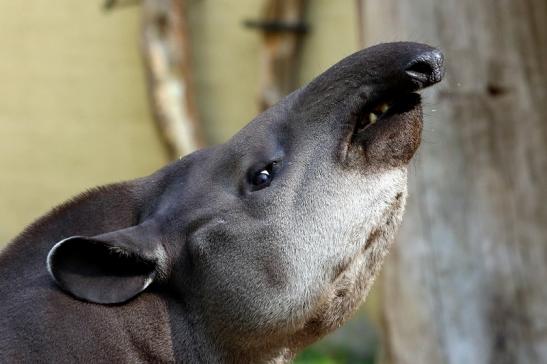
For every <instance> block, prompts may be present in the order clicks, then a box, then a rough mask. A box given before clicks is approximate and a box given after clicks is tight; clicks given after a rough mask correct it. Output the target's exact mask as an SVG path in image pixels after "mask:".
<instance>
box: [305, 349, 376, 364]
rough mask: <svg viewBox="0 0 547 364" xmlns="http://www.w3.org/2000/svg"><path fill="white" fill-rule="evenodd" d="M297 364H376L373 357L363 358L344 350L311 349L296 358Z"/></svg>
mask: <svg viewBox="0 0 547 364" xmlns="http://www.w3.org/2000/svg"><path fill="white" fill-rule="evenodd" d="M294 363H295V364H374V358H373V357H362V356H361V355H357V354H355V353H352V352H350V351H346V350H343V349H329V350H328V351H327V350H320V349H318V348H315V347H313V346H312V347H310V348H308V349H306V350H304V351H303V352H302V353H300V355H298V356H297V357H296V360H295V361H294Z"/></svg>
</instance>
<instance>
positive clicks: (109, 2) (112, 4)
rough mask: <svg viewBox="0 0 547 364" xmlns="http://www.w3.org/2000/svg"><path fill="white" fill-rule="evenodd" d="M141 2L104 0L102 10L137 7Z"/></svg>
mask: <svg viewBox="0 0 547 364" xmlns="http://www.w3.org/2000/svg"><path fill="white" fill-rule="evenodd" d="M140 3H141V0H105V1H104V3H103V9H104V10H105V11H110V10H114V8H119V7H125V6H135V5H139V4H140Z"/></svg>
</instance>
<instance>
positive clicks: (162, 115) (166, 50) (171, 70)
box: [142, 0, 205, 157]
mask: <svg viewBox="0 0 547 364" xmlns="http://www.w3.org/2000/svg"><path fill="white" fill-rule="evenodd" d="M184 3H185V1H184V0H144V1H143V25H142V49H143V55H144V60H145V66H146V73H147V78H148V90H149V96H150V100H151V104H152V110H153V113H154V117H155V119H156V122H157V124H158V127H159V130H160V132H161V134H162V136H163V138H164V140H165V142H166V145H167V149H168V151H169V153H170V155H171V157H178V156H182V155H185V154H188V153H190V152H192V151H194V150H196V149H198V148H200V147H203V146H204V144H205V143H204V140H203V137H202V131H201V128H200V126H199V123H198V117H197V108H196V105H195V101H194V91H193V84H192V77H191V68H190V45H189V39H190V37H189V35H188V30H187V24H186V19H185V12H184V5H185V4H184Z"/></svg>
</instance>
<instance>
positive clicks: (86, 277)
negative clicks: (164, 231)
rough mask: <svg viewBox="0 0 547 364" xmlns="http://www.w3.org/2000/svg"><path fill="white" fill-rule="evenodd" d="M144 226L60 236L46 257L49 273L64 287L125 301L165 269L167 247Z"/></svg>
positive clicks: (87, 296)
mask: <svg viewBox="0 0 547 364" xmlns="http://www.w3.org/2000/svg"><path fill="white" fill-rule="evenodd" d="M143 230H145V229H143V228H142V227H138V226H137V227H132V228H128V229H123V230H118V231H115V232H112V233H108V234H103V235H97V236H94V237H84V236H72V237H70V238H67V239H64V240H61V241H60V242H58V243H57V244H55V246H53V248H52V249H51V250H50V252H49V254H48V257H47V266H48V270H49V273H50V274H51V276H52V277H53V279H54V280H55V282H56V283H57V284H58V285H59V286H60V287H61V288H62V289H64V290H65V291H67V292H69V293H71V294H72V295H74V296H76V297H77V298H80V299H83V300H86V301H90V302H95V303H102V304H113V303H122V302H125V301H127V300H130V299H131V298H133V297H135V296H136V295H138V294H139V293H140V292H142V291H144V290H145V289H146V287H148V286H149V285H150V284H151V283H152V282H153V281H154V280H155V279H156V278H157V276H158V274H161V272H163V271H164V267H163V264H164V263H165V250H164V248H163V246H162V245H161V243H160V242H159V241H158V240H156V242H153V241H151V239H152V240H153V238H152V237H150V234H147V233H143Z"/></svg>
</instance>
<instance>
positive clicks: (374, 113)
mask: <svg viewBox="0 0 547 364" xmlns="http://www.w3.org/2000/svg"><path fill="white" fill-rule="evenodd" d="M420 99H421V98H420V95H418V94H417V93H414V92H412V93H408V94H404V95H400V96H397V97H394V98H391V99H389V98H385V99H381V100H380V101H375V102H372V103H370V104H367V105H366V107H365V108H364V109H363V110H362V111H361V112H359V113H358V115H357V117H356V118H354V120H353V123H352V125H353V132H352V138H358V137H359V136H360V135H362V134H363V133H366V132H367V129H369V128H372V127H373V125H374V124H376V123H385V122H386V120H389V118H391V117H393V116H394V115H397V114H400V113H401V112H404V111H408V110H411V109H414V108H416V107H419V106H420Z"/></svg>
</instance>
